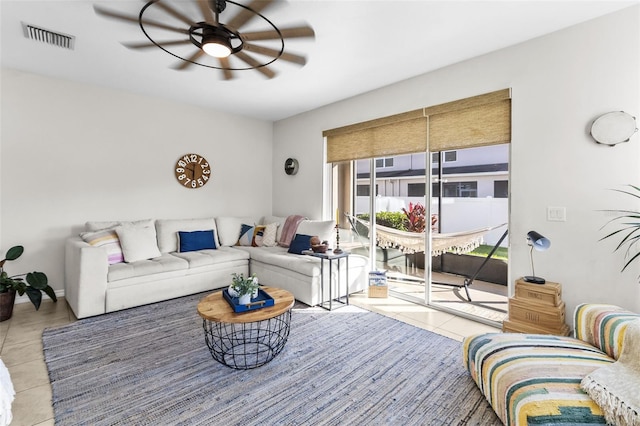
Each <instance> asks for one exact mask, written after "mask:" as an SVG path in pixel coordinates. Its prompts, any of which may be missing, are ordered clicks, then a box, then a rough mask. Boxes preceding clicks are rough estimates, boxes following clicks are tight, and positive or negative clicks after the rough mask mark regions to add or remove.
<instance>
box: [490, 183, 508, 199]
mask: <svg viewBox="0 0 640 426" xmlns="http://www.w3.org/2000/svg"><path fill="white" fill-rule="evenodd" d="M493 196H494V197H495V198H509V181H507V180H496V181H494V182H493Z"/></svg>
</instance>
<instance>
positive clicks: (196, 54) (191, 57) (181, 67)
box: [173, 49, 205, 70]
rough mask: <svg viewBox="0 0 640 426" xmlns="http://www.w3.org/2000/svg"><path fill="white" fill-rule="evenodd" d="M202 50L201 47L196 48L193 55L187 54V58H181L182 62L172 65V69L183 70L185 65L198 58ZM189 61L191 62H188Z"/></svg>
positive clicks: (187, 65)
mask: <svg viewBox="0 0 640 426" xmlns="http://www.w3.org/2000/svg"><path fill="white" fill-rule="evenodd" d="M204 54H205V53H204V51H203V50H202V49H198V50H196V51H195V52H194V53H193V55H191V56H189V57H188V58H186V60H183V61H182V62H180V63H179V64H178V65H177V66H174V67H173V69H176V70H184V69H186V68H187V67H189V66H191V65H193V62H195V61H197V60H198V58H200V56H202V55H204ZM190 61H191V62H190Z"/></svg>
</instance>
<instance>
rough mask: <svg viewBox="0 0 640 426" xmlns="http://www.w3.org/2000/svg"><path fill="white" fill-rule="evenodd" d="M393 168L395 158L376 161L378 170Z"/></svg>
mask: <svg viewBox="0 0 640 426" xmlns="http://www.w3.org/2000/svg"><path fill="white" fill-rule="evenodd" d="M382 167H393V157H387V158H378V159H376V168H382Z"/></svg>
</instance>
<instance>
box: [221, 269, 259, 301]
mask: <svg viewBox="0 0 640 426" xmlns="http://www.w3.org/2000/svg"><path fill="white" fill-rule="evenodd" d="M258 287H259V284H258V277H256V274H253V275H251V276H250V277H247V278H245V277H244V275H243V274H233V283H232V284H231V285H230V286H229V290H228V291H229V295H231V297H237V298H238V304H239V305H248V304H249V303H251V298H252V297H257V296H258Z"/></svg>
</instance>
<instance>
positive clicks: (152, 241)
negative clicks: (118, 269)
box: [115, 226, 162, 263]
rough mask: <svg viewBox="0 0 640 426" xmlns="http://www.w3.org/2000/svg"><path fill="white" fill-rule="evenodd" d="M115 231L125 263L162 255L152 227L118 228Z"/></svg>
mask: <svg viewBox="0 0 640 426" xmlns="http://www.w3.org/2000/svg"><path fill="white" fill-rule="evenodd" d="M115 231H116V233H117V234H118V238H119V239H120V246H122V254H123V255H124V261H125V262H127V263H131V262H136V261H138V260H145V259H152V258H154V257H160V256H161V255H162V254H161V253H160V250H159V249H158V242H157V241H156V228H155V227H154V226H118V227H116V228H115Z"/></svg>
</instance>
